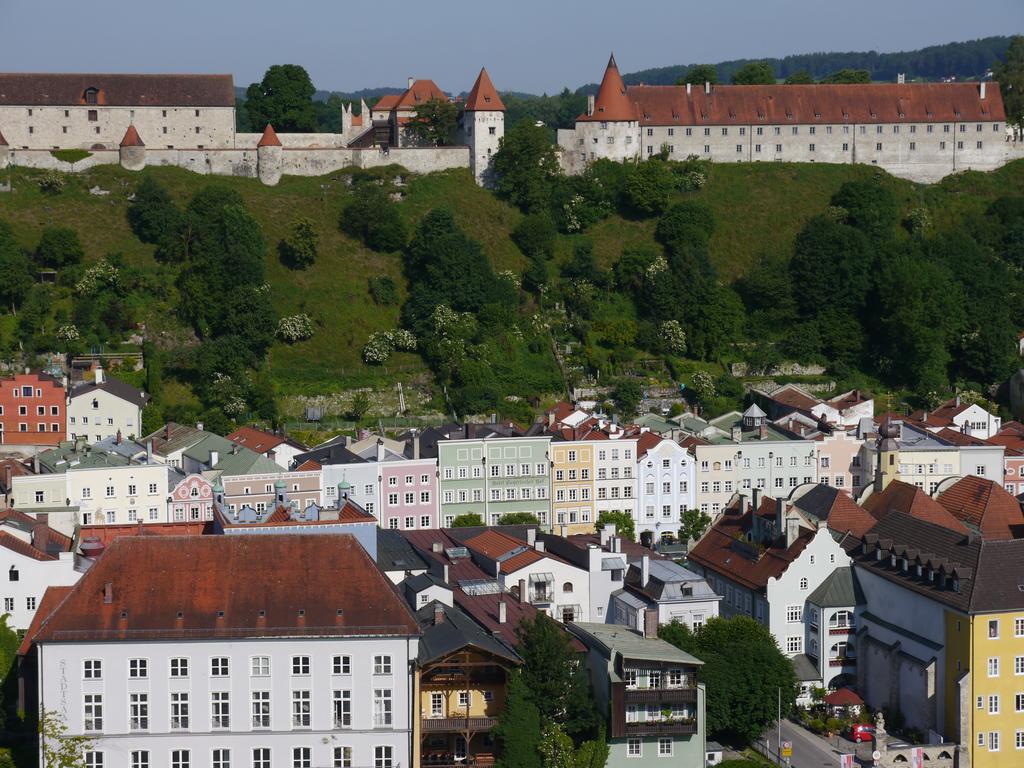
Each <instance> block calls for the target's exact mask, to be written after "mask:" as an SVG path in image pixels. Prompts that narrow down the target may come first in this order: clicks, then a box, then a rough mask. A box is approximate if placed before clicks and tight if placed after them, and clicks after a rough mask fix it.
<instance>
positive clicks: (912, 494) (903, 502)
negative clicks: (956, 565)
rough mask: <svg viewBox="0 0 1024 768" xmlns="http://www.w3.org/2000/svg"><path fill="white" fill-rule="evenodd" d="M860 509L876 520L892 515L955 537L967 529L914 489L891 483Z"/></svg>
mask: <svg viewBox="0 0 1024 768" xmlns="http://www.w3.org/2000/svg"><path fill="white" fill-rule="evenodd" d="M864 509H866V510H867V511H868V512H870V513H871V516H872V517H874V518H875V519H876V520H884V519H885V518H886V517H888V516H889V515H890V514H892V513H893V512H902V513H903V514H905V515H909V516H911V517H915V518H917V519H918V520H925V521H927V522H929V523H932V524H934V525H940V526H942V527H943V528H948V529H949V530H951V531H956V532H957V533H967V532H968V530H967V527H966V526H965V525H964V524H963V523H961V522H960V521H959V520H957V519H956V518H955V517H954V516H953V515H951V514H950V513H949V512H948V511H947V510H946V508H945V507H943V506H942V505H941V504H939V502H937V501H935V499H933V498H932V497H931V496H929V495H928V494H927V493H925V492H924V491H923V490H921V489H920V488H918V487H917V486H916V485H910V484H909V483H904V482H903V481H902V480H893V481H892V482H891V483H889V486H888V487H887V488H886V489H885V490H884V491H882V492H881V493H872V494H871V495H870V496H868V497H867V499H865V501H864Z"/></svg>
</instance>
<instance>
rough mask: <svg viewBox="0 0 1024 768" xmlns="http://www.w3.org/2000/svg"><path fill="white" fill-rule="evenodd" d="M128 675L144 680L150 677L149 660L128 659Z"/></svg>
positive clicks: (131, 677) (134, 678) (133, 678)
mask: <svg viewBox="0 0 1024 768" xmlns="http://www.w3.org/2000/svg"><path fill="white" fill-rule="evenodd" d="M128 677H129V678H130V679H132V680H142V679H144V678H147V677H149V660H148V659H128Z"/></svg>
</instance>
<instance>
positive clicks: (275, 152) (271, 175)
mask: <svg viewBox="0 0 1024 768" xmlns="http://www.w3.org/2000/svg"><path fill="white" fill-rule="evenodd" d="M283 151H284V150H283V148H282V147H281V140H280V139H279V138H277V134H276V133H275V132H274V127H273V126H272V125H270V124H268V125H267V127H266V128H264V129H263V136H262V137H260V143H259V144H257V145H256V165H257V169H258V173H259V176H260V181H262V182H263V183H264V184H266V185H267V186H270V187H272V186H274V185H276V184H277V182H279V181H280V180H281V160H282V157H281V155H282V152H283Z"/></svg>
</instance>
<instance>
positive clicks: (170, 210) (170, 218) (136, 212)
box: [128, 176, 181, 245]
mask: <svg viewBox="0 0 1024 768" xmlns="http://www.w3.org/2000/svg"><path fill="white" fill-rule="evenodd" d="M128 224H129V225H130V226H131V228H132V232H134V233H135V236H136V237H137V238H139V240H141V241H142V242H144V243H153V244H155V245H159V244H161V243H164V242H165V241H167V240H168V239H169V238H171V237H173V236H174V235H175V233H176V232H177V231H178V228H179V227H180V226H181V209H179V208H178V206H177V205H175V204H174V200H173V199H172V198H171V193H170V192H168V191H167V188H166V187H165V186H163V185H162V184H161V183H160V182H158V181H157V180H156V179H155V178H154V177H152V176H145V177H143V179H142V181H141V182H139V185H138V186H137V187H136V188H135V197H134V199H132V201H131V202H130V203H129V204H128Z"/></svg>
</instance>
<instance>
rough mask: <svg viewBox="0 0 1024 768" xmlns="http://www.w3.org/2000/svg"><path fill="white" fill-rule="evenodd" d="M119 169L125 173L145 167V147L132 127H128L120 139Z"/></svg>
mask: <svg viewBox="0 0 1024 768" xmlns="http://www.w3.org/2000/svg"><path fill="white" fill-rule="evenodd" d="M120 158H121V167H122V168H124V169H125V170H126V171H141V170H142V169H143V168H145V167H146V145H145V144H144V143H143V142H142V139H141V138H140V137H139V132H138V131H137V130H135V126H134V125H129V126H128V130H127V131H125V132H124V138H123V139H121V146H120Z"/></svg>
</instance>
